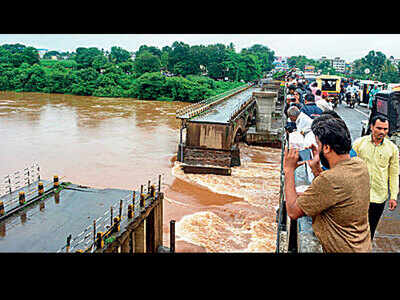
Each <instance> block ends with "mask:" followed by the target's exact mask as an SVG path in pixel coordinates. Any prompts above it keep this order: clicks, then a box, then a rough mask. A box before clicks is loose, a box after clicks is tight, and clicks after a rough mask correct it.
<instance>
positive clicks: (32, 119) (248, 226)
mask: <svg viewBox="0 0 400 300" xmlns="http://www.w3.org/2000/svg"><path fill="white" fill-rule="evenodd" d="M186 105H188V103H184V102H165V101H149V100H136V99H130V98H101V97H92V96H90V97H86V96H75V95H61V94H42V93H16V92H0V136H1V141H2V142H1V147H0V166H1V168H0V176H5V175H7V174H9V173H11V172H14V171H16V170H20V169H23V168H25V167H27V166H29V165H31V163H32V162H34V161H35V162H38V163H39V165H40V168H41V170H40V173H41V176H42V178H44V179H48V180H51V179H52V178H53V176H54V175H58V176H59V177H60V180H61V181H69V182H72V183H76V184H81V185H85V186H90V187H94V188H118V189H128V190H133V189H135V188H137V187H138V186H140V185H141V184H143V185H146V184H147V181H148V180H152V182H155V181H156V180H157V179H158V175H159V174H161V175H162V183H163V184H162V191H163V192H164V193H165V199H164V215H163V223H164V227H163V244H164V246H167V247H168V246H169V222H170V220H175V221H176V245H175V250H176V252H275V247H276V230H277V224H276V223H275V217H276V209H277V207H278V203H279V173H280V157H281V156H280V155H281V150H280V149H273V148H268V147H256V146H248V145H245V144H240V145H239V146H240V154H241V163H242V165H241V166H240V167H234V168H232V176H218V175H201V174H184V173H183V171H182V170H181V169H180V167H179V166H180V163H179V162H177V161H176V151H177V146H178V142H179V126H180V121H179V120H177V119H176V118H175V112H176V110H177V109H180V108H182V107H184V106H186Z"/></svg>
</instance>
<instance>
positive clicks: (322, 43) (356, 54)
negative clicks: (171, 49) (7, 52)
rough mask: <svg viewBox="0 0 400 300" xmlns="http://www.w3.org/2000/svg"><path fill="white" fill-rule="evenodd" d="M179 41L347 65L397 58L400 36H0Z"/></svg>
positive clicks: (57, 41)
mask: <svg viewBox="0 0 400 300" xmlns="http://www.w3.org/2000/svg"><path fill="white" fill-rule="evenodd" d="M175 41H179V42H184V43H186V44H189V45H190V46H193V45H209V44H216V43H222V44H225V45H229V44H230V43H231V42H232V43H233V44H234V46H235V49H236V52H239V51H240V50H241V49H242V48H248V47H251V46H252V45H254V44H261V45H264V46H267V47H268V48H270V49H271V50H273V51H274V52H275V55H276V56H293V55H305V56H306V57H307V58H313V59H319V58H321V56H326V57H328V58H334V57H337V56H338V57H341V58H343V59H345V60H346V61H347V62H351V61H354V60H355V59H359V58H362V57H364V56H366V55H367V54H368V52H369V51H370V50H374V51H381V52H382V53H384V54H385V55H386V57H388V58H389V57H390V56H391V55H392V56H394V57H395V58H400V34H0V45H3V44H15V43H20V44H23V45H25V46H32V47H35V48H38V49H40V48H45V49H49V50H56V51H70V52H72V51H75V50H76V48H78V47H97V48H99V49H102V48H103V49H104V50H110V49H111V47H112V46H118V47H121V48H123V49H125V50H128V51H137V50H138V49H139V47H140V46H141V45H147V46H155V47H157V48H159V49H160V50H161V48H162V47H164V46H171V45H172V43H173V42H175Z"/></svg>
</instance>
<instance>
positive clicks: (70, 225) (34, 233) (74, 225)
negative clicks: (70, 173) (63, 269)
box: [0, 184, 137, 253]
mask: <svg viewBox="0 0 400 300" xmlns="http://www.w3.org/2000/svg"><path fill="white" fill-rule="evenodd" d="M45 191H47V190H46V189H45ZM131 195H132V192H131V191H128V190H120V189H94V188H87V187H81V186H78V185H74V184H72V185H69V186H68V187H67V188H66V189H63V190H61V191H60V192H59V193H57V194H54V193H51V194H50V195H49V197H47V198H46V199H43V200H39V201H36V202H34V203H32V204H31V205H29V206H28V207H26V208H24V209H22V210H20V211H18V212H16V213H14V214H13V215H11V216H9V217H7V218H5V219H4V220H2V221H1V222H0V252H30V253H32V252H57V251H58V250H60V249H62V248H63V246H65V244H66V240H67V237H68V236H69V235H70V234H71V235H72V242H71V252H72V251H73V252H75V250H78V249H81V250H83V249H86V248H87V247H88V246H89V245H90V244H91V243H92V242H93V236H94V235H93V229H92V228H93V227H92V226H93V220H96V219H97V220H98V221H97V226H96V229H97V232H98V231H103V232H104V231H106V229H105V227H106V226H108V225H110V224H111V217H110V213H109V211H110V206H113V207H114V208H113V214H114V216H117V215H118V213H119V203H120V199H124V198H127V197H128V198H129V199H131V198H132V196H131ZM136 202H137V201H136ZM125 203H126V202H125ZM125 205H127V204H125ZM100 217H102V221H103V222H101V220H100V219H99V218H100ZM88 228H89V229H88ZM82 232H84V234H81V235H80V236H79V234H80V233H82ZM78 236H79V237H78ZM79 242H80V243H79ZM73 246H75V247H73ZM62 252H65V250H63V251H62Z"/></svg>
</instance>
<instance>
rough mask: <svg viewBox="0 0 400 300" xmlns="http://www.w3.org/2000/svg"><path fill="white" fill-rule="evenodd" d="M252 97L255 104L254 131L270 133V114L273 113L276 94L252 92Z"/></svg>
mask: <svg viewBox="0 0 400 300" xmlns="http://www.w3.org/2000/svg"><path fill="white" fill-rule="evenodd" d="M253 97H255V98H256V103H257V104H256V105H257V116H256V131H257V132H267V131H271V119H272V112H274V111H275V102H276V98H277V93H276V92H262V91H261V92H253Z"/></svg>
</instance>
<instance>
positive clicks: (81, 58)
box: [73, 47, 103, 69]
mask: <svg viewBox="0 0 400 300" xmlns="http://www.w3.org/2000/svg"><path fill="white" fill-rule="evenodd" d="M99 55H103V52H102V51H100V50H99V49H98V48H96V47H91V48H84V47H79V48H77V49H76V54H75V55H74V57H73V59H74V60H75V61H76V62H77V63H78V67H79V68H80V69H86V68H91V67H92V63H93V60H94V59H95V58H96V57H97V56H99Z"/></svg>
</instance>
